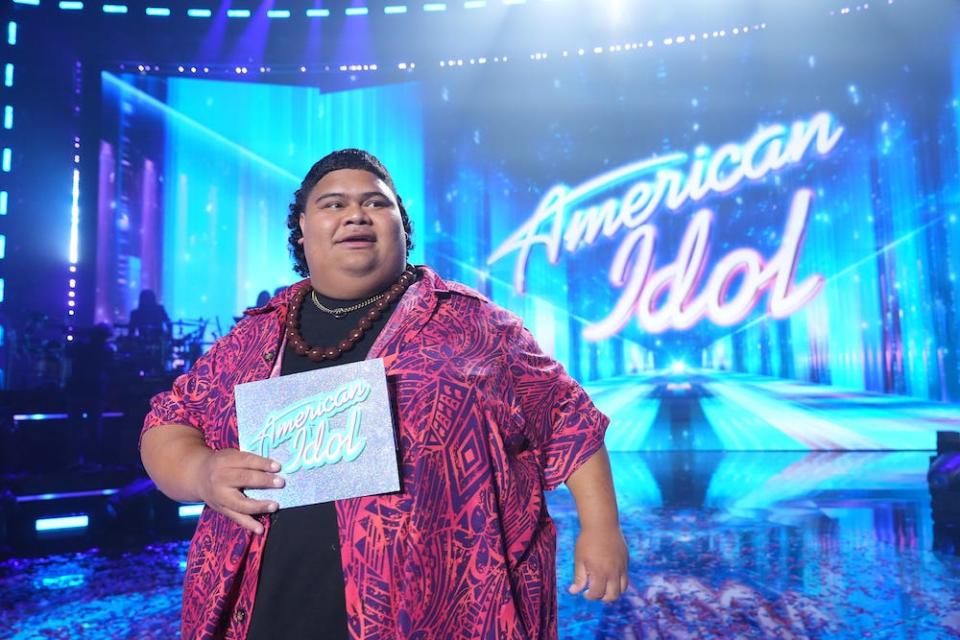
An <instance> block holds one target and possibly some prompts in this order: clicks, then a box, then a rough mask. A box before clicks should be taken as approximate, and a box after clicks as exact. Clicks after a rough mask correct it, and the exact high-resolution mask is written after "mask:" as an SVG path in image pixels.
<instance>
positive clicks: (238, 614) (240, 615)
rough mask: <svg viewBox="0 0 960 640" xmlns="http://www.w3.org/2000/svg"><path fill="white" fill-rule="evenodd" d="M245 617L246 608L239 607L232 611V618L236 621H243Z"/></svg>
mask: <svg viewBox="0 0 960 640" xmlns="http://www.w3.org/2000/svg"><path fill="white" fill-rule="evenodd" d="M246 618H247V610H246V609H244V608H243V607H240V608H239V609H237V610H236V611H234V612H233V619H234V620H236V621H237V622H243V621H244V620H245V619H246Z"/></svg>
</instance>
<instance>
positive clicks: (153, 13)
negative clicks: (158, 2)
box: [147, 7, 170, 18]
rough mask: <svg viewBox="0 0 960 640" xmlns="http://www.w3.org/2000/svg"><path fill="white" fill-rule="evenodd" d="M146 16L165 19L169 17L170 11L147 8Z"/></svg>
mask: <svg viewBox="0 0 960 640" xmlns="http://www.w3.org/2000/svg"><path fill="white" fill-rule="evenodd" d="M147 15H148V16H157V17H160V18H167V17H169V16H170V9H167V8H166V7H147Z"/></svg>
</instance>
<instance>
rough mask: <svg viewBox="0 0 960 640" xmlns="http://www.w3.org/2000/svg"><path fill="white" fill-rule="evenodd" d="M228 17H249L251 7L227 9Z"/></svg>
mask: <svg viewBox="0 0 960 640" xmlns="http://www.w3.org/2000/svg"><path fill="white" fill-rule="evenodd" d="M227 17H228V18H249V17H250V10H249V9H227Z"/></svg>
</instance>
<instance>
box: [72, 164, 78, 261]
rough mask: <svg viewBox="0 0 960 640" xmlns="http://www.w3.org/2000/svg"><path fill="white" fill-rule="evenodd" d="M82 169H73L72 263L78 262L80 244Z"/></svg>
mask: <svg viewBox="0 0 960 640" xmlns="http://www.w3.org/2000/svg"><path fill="white" fill-rule="evenodd" d="M79 233H80V169H74V170H73V202H72V203H71V204H70V264H71V265H75V264H77V262H78V254H79V244H80V237H79Z"/></svg>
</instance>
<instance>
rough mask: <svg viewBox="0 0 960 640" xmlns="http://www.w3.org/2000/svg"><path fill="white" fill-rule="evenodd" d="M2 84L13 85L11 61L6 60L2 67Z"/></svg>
mask: <svg viewBox="0 0 960 640" xmlns="http://www.w3.org/2000/svg"><path fill="white" fill-rule="evenodd" d="M3 86H5V87H12V86H13V63H12V62H8V63H7V64H6V66H5V67H4V68H3Z"/></svg>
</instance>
